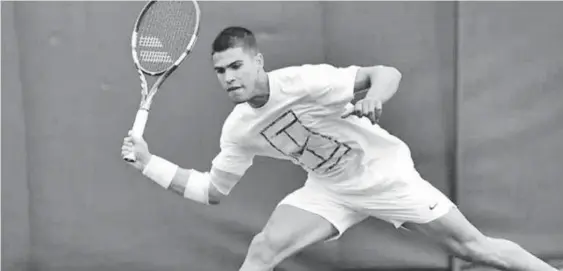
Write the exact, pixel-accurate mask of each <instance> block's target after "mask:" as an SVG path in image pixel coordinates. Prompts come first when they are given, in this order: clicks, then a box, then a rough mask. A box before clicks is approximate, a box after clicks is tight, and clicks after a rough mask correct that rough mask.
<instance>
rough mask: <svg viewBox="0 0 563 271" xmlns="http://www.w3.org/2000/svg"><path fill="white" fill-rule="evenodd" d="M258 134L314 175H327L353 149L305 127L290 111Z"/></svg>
mask: <svg viewBox="0 0 563 271" xmlns="http://www.w3.org/2000/svg"><path fill="white" fill-rule="evenodd" d="M260 134H261V135H262V137H264V139H266V141H268V143H269V144H270V145H271V146H272V147H273V148H275V149H276V150H277V151H279V152H280V153H282V154H283V155H285V156H286V157H289V158H291V159H292V160H293V161H294V162H296V163H297V164H299V165H301V166H303V167H305V168H306V169H309V170H311V171H313V172H317V173H327V172H330V170H332V169H333V168H334V167H336V166H337V165H338V164H339V162H340V161H341V160H342V158H343V157H344V156H345V155H346V154H347V153H348V152H349V151H350V150H351V149H352V148H351V147H350V146H348V145H347V144H345V143H342V142H339V141H338V140H336V139H334V138H332V137H330V136H327V135H323V134H320V133H317V132H315V131H312V130H311V129H309V128H307V127H306V126H305V125H303V123H302V122H301V121H300V120H299V118H298V117H297V115H296V114H295V113H294V112H293V111H292V110H289V111H287V112H286V113H284V114H283V115H281V116H280V117H279V118H277V119H276V120H274V121H273V122H272V123H270V124H269V125H268V126H266V128H264V129H263V130H262V131H261V132H260Z"/></svg>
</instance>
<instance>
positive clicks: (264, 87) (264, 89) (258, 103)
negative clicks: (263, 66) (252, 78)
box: [248, 71, 270, 108]
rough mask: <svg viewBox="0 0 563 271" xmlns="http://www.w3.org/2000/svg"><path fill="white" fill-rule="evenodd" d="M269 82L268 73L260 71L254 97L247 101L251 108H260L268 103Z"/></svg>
mask: <svg viewBox="0 0 563 271" xmlns="http://www.w3.org/2000/svg"><path fill="white" fill-rule="evenodd" d="M269 80H270V79H269V77H268V73H266V72H265V71H261V72H260V74H259V75H258V80H257V82H256V86H255V90H256V95H255V96H254V97H253V98H252V99H250V100H249V101H248V104H249V105H250V106H251V107H253V108H260V107H262V106H264V105H265V104H266V103H267V102H268V100H269V99H270V84H269Z"/></svg>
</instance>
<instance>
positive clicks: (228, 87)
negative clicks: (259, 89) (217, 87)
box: [213, 47, 262, 104]
mask: <svg viewBox="0 0 563 271" xmlns="http://www.w3.org/2000/svg"><path fill="white" fill-rule="evenodd" d="M261 57H262V56H261V55H260V54H253V53H252V52H250V51H245V50H244V49H243V48H242V47H235V48H230V49H227V50H225V51H223V52H216V53H214V54H213V65H214V69H215V73H216V74H217V78H218V79H219V82H220V83H221V86H222V87H223V89H224V90H225V91H227V94H228V95H229V98H230V99H231V100H232V101H233V102H234V103H235V104H238V103H244V102H247V101H248V100H249V99H251V98H253V97H254V95H255V86H256V81H257V79H258V72H259V71H260V69H261V68H262V59H261Z"/></svg>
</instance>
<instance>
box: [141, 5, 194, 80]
mask: <svg viewBox="0 0 563 271" xmlns="http://www.w3.org/2000/svg"><path fill="white" fill-rule="evenodd" d="M196 24H197V10H196V7H195V6H194V4H193V3H192V1H157V2H155V3H153V4H152V5H151V6H150V7H149V8H148V10H147V11H146V12H145V14H144V15H143V17H142V18H141V21H140V23H139V26H138V30H137V31H138V33H137V39H138V40H137V44H138V46H137V49H136V50H137V55H138V56H139V62H140V65H141V66H142V67H143V68H144V69H145V70H147V71H151V72H160V71H164V70H166V69H167V68H169V67H170V66H171V65H172V64H173V63H174V62H175V61H176V60H177V59H178V58H180V56H181V55H182V54H183V53H184V52H185V51H186V49H187V47H188V45H189V43H190V41H191V39H192V37H193V36H194V35H195V30H196Z"/></svg>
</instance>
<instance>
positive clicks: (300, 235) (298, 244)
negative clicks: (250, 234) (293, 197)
mask: <svg viewBox="0 0 563 271" xmlns="http://www.w3.org/2000/svg"><path fill="white" fill-rule="evenodd" d="M336 234H337V230H336V228H335V227H334V226H332V224H331V223H330V222H328V221H327V220H326V219H324V218H322V217H321V216H319V215H316V214H313V213H310V212H308V211H304V210H301V209H299V208H297V207H293V206H290V205H279V206H278V207H277V208H276V210H275V211H274V212H273V214H272V216H271V217H270V219H269V221H268V223H267V224H266V226H265V227H264V229H263V230H262V232H260V233H259V234H257V235H256V236H255V237H254V238H253V239H252V242H251V244H250V248H249V249H248V253H247V255H246V258H245V260H244V263H243V265H242V267H241V268H240V271H270V270H273V268H274V267H275V266H276V265H277V264H279V263H280V262H282V261H283V260H284V259H286V258H287V257H289V256H291V255H293V254H295V253H297V252H299V251H300V250H302V249H303V248H305V247H307V246H309V245H311V244H313V243H316V242H319V241H322V240H326V239H328V238H329V237H331V236H334V235H336Z"/></svg>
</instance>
